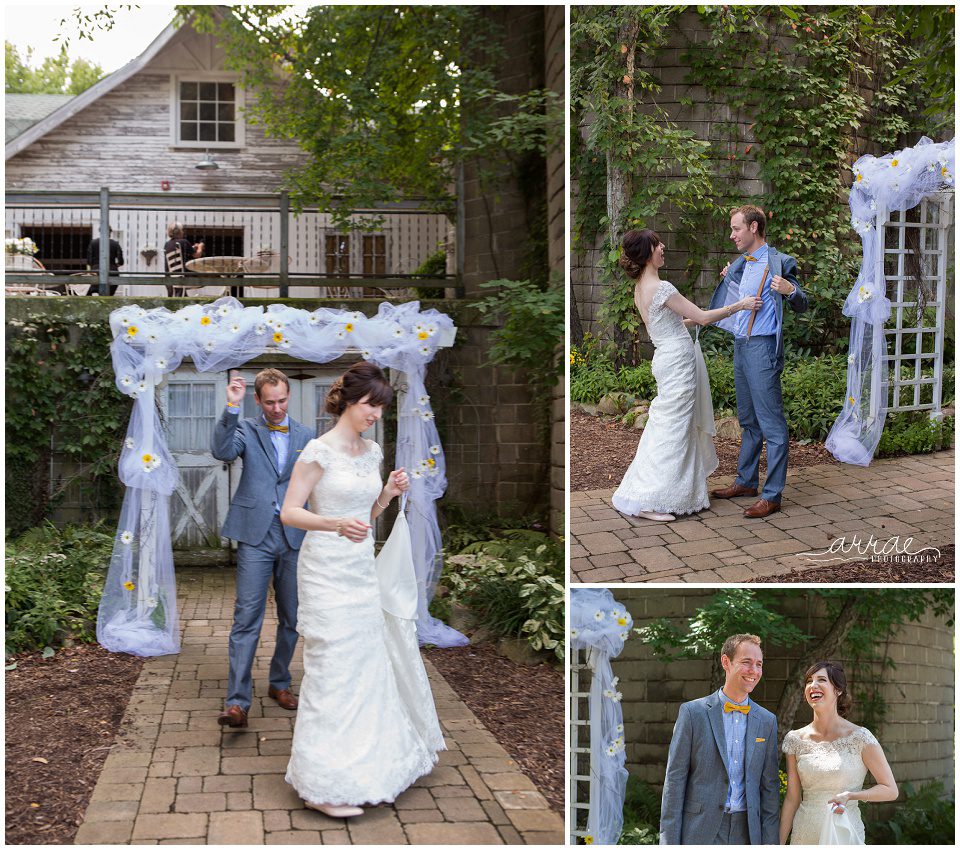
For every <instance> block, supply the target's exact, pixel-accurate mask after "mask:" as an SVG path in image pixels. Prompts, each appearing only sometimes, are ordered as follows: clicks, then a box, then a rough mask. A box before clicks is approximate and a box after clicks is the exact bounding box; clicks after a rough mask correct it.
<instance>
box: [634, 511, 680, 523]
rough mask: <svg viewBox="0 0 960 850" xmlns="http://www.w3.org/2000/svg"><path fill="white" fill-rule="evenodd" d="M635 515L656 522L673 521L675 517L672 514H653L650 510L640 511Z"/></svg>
mask: <svg viewBox="0 0 960 850" xmlns="http://www.w3.org/2000/svg"><path fill="white" fill-rule="evenodd" d="M637 516H640V517H643V518H644V519H652V520H655V521H656V522H673V521H674V520H675V519H676V517H675V516H674V515H673V514H655V513H652V512H650V511H640V512H639V513H638V514H637Z"/></svg>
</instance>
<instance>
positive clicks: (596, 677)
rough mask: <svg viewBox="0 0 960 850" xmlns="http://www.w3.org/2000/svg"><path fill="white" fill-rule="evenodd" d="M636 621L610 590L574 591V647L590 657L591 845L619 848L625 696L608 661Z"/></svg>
mask: <svg viewBox="0 0 960 850" xmlns="http://www.w3.org/2000/svg"><path fill="white" fill-rule="evenodd" d="M632 628H633V618H632V617H631V616H630V613H629V612H628V611H627V609H626V608H625V607H624V606H623V605H621V604H619V603H618V602H617V601H616V600H615V599H614V598H613V594H612V593H611V592H610V591H609V590H607V589H606V588H582V587H575V588H573V589H572V590H571V591H570V646H571V647H572V648H573V649H582V650H584V651H585V652H586V661H587V665H588V666H589V667H590V671H591V673H592V677H591V681H590V699H589V715H590V810H589V813H588V815H587V836H588V842H587V843H592V844H616V843H617V839H618V838H619V837H620V832H621V830H622V829H623V800H624V795H625V794H626V790H627V769H626V767H625V766H624V763H625V762H626V743H625V740H624V732H623V711H622V709H621V707H620V700H621V698H622V696H623V695H622V694H621V693H620V691H619V690H618V689H617V685H618V679H617V677H616V676H614V675H613V668H612V667H611V666H610V659H611V658H616V657H617V656H618V655H619V654H620V650H621V649H623V644H624V643H625V642H626V640H627V638H628V637H629V636H630V630H631V629H632Z"/></svg>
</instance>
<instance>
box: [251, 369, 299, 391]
mask: <svg viewBox="0 0 960 850" xmlns="http://www.w3.org/2000/svg"><path fill="white" fill-rule="evenodd" d="M266 384H269V385H270V386H271V387H275V386H276V385H277V384H286V385H287V392H290V380H289V378H287V376H286V375H284V374H283V372H281V371H280V370H279V369H261V370H260V371H259V372H257V377H256V378H254V379H253V391H254V392H255V393H256V394H257V398H260V390H262V389H263V387H264V386H265V385H266Z"/></svg>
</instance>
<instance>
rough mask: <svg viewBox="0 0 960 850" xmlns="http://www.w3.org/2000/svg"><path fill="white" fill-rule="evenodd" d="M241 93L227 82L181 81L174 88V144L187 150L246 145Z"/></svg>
mask: <svg viewBox="0 0 960 850" xmlns="http://www.w3.org/2000/svg"><path fill="white" fill-rule="evenodd" d="M241 100H242V92H241V90H240V89H239V88H238V86H237V85H236V83H234V82H232V81H227V80H189V79H183V78H181V79H179V80H178V81H177V83H176V86H175V106H176V109H175V115H176V118H175V129H174V141H175V143H176V144H179V145H183V146H185V147H200V148H202V147H211V148H216V147H236V146H238V145H241V144H243V138H242V136H243V122H242V121H241V120H240V116H239V112H240V107H241V106H242V103H241Z"/></svg>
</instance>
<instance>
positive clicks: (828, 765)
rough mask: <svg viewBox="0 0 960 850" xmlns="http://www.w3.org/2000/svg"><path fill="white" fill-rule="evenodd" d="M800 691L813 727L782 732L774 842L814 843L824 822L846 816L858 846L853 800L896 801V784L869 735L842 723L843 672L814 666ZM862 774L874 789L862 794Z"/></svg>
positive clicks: (859, 828)
mask: <svg viewBox="0 0 960 850" xmlns="http://www.w3.org/2000/svg"><path fill="white" fill-rule="evenodd" d="M804 678H805V681H806V684H805V686H804V689H803V693H804V697H805V698H806V700H807V703H808V705H810V707H811V708H812V709H813V722H812V723H810V724H809V725H808V726H804V727H803V728H802V729H794V730H793V731H792V732H788V733H787V735H786V737H785V738H784V739H783V751H784V752H785V753H786V754H787V796H786V799H784V801H783V808H782V809H781V811H780V843H781V844H786V843H787V836H789V837H790V843H791V844H819V843H820V833H821V830H822V829H823V827H824V826H825V825H826V824H825V823H824V821H825V819H826V818H828V817H833V816H835V815H841V814H843V813H844V812H846V814H847V816H848V819H849V822H850V826H851V827H852V830H853V832H854V833H855V835H856V837H857V839H858V843H860V844H863V843H864V831H863V821H862V820H861V819H860V811H859V808H858V806H857V803H858V801H860V800H865V801H868V802H871V803H882V802H886V801H890V800H896V799H897V794H898V791H897V783H896V782H895V781H894V779H893V772H892V771H891V770H890V765H889V764H887V758H886V756H885V755H884V754H883V749H882V748H881V747H880V744H879V743H878V742H877V739H876V738H874V737H873V735H872V734H871V732H870V731H869V730H867V729H865V728H864V727H862V726H857V725H856V724H854V723H851V722H850V721H849V720H847V719H846V716H847V713H848V712H849V710H850V692H849V690H848V689H847V679H846V676H845V675H844V673H843V668H842V667H841V666H840V665H839V664H835V663H834V662H832V661H818V662H817V663H816V664H814V665H813V666H812V667H810V669H809V670H807V672H806V675H805V677H804ZM867 771H870V774H871V775H872V776H873V778H874V781H875V782H876V784H875V785H874V786H873V787H872V788H870V789H868V790H866V791H864V790H863V780H864V777H866V775H867Z"/></svg>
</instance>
